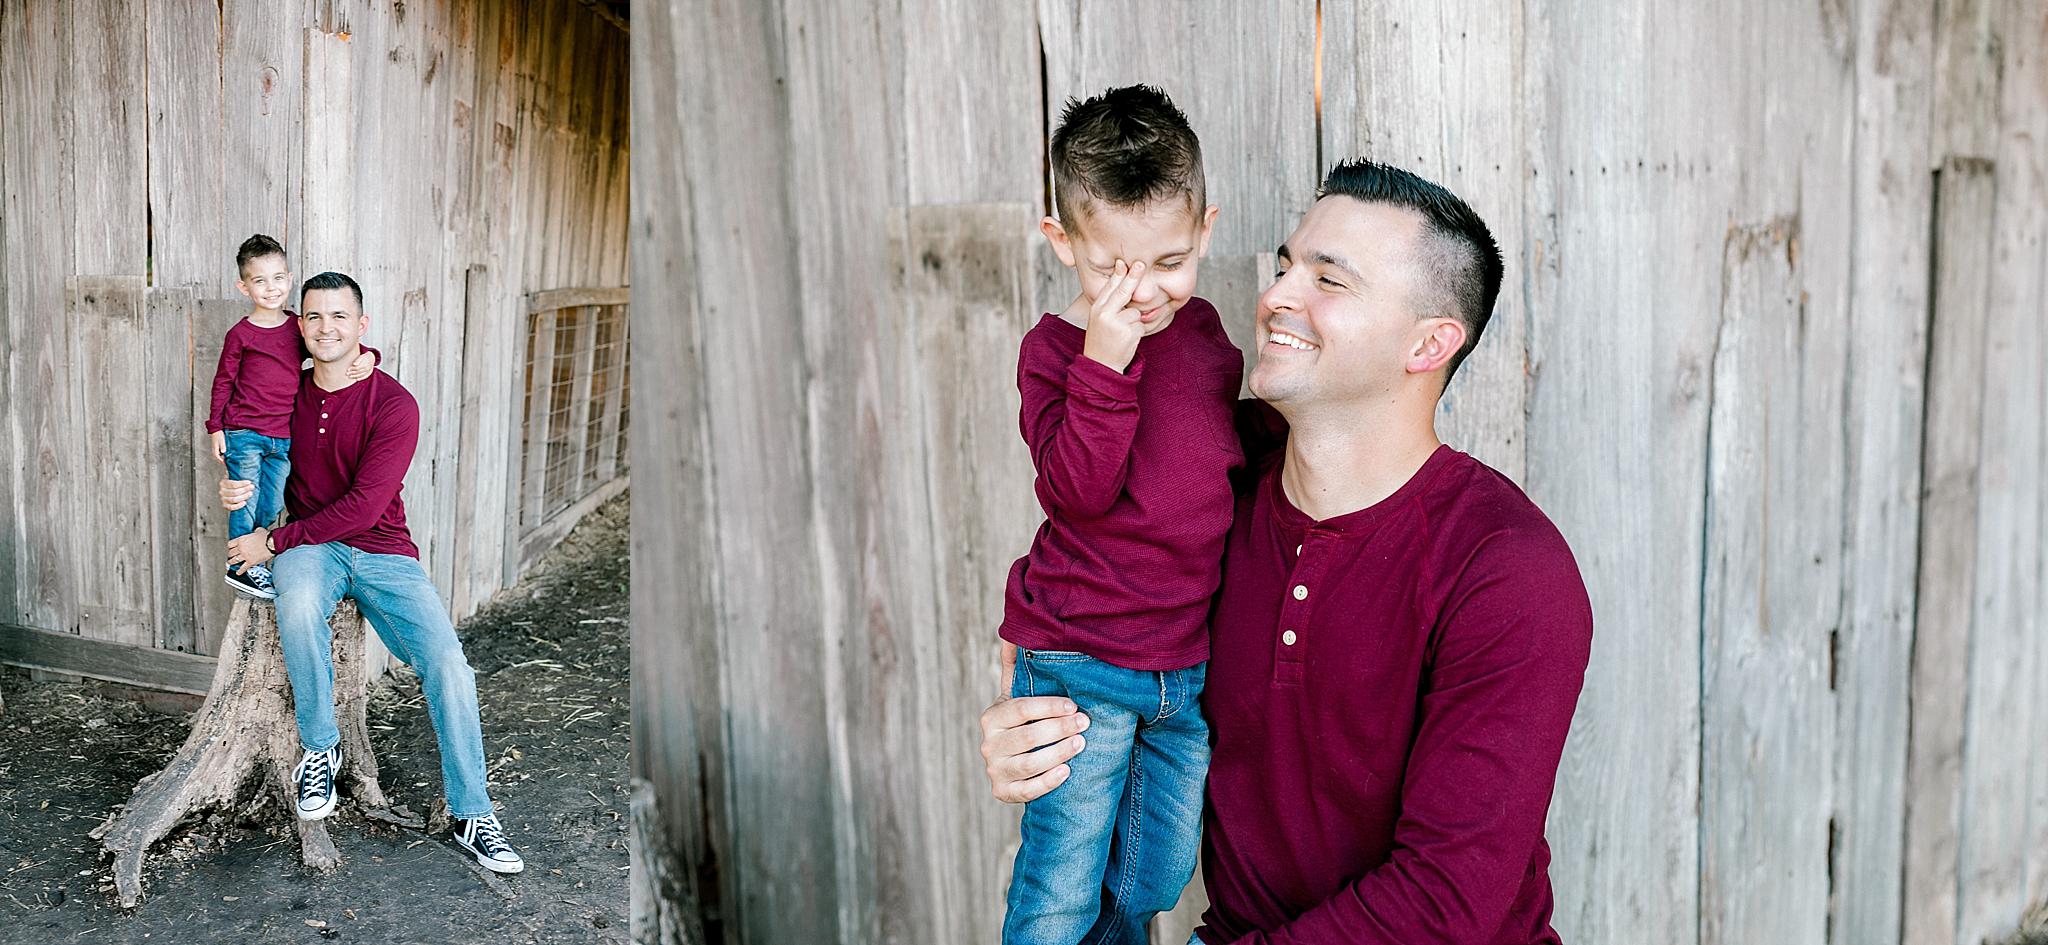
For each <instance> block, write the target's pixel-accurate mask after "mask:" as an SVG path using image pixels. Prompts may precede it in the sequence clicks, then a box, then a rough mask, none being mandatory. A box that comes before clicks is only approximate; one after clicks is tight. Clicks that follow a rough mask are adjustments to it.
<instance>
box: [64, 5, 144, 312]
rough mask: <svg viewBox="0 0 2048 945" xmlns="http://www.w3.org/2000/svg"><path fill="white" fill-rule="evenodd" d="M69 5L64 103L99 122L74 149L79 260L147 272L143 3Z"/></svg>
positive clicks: (87, 269) (78, 125) (83, 121)
mask: <svg viewBox="0 0 2048 945" xmlns="http://www.w3.org/2000/svg"><path fill="white" fill-rule="evenodd" d="M65 6H66V7H67V8H68V9H69V10H70V13H71V21H72V22H71V35H72V42H73V46H72V48H71V50H70V55H69V56H67V57H66V58H67V60H68V62H69V64H70V67H71V75H72V82H71V89H70V93H69V94H68V95H66V96H65V98H64V99H63V103H64V106H65V107H68V108H70V109H71V114H72V118H71V120H72V127H73V128H74V129H87V128H90V129H92V130H91V134H90V140H91V142H92V144H91V146H90V147H81V148H79V149H77V150H76V151H75V152H74V153H73V161H74V163H73V165H72V204H73V206H74V207H75V208H76V210H75V212H76V218H75V224H74V229H73V241H74V257H75V258H74V263H73V264H74V265H75V266H76V267H77V268H76V271H77V272H81V273H87V274H92V275H127V274H131V273H132V274H136V275H145V274H146V266H147V265H148V259H147V257H148V253H149V251H148V247H147V243H148V239H149V209H148V208H149V160H148V154H147V145H146V142H147V141H148V134H149V129H148V114H147V110H146V106H145V102H146V101H147V100H148V91H149V80H148V78H147V75H146V73H145V69H144V66H145V63H146V62H147V58H146V56H147V45H146V44H145V43H144V41H143V24H144V23H145V22H146V18H145V17H144V16H143V9H142V8H143V3H142V0H80V2H76V3H68V4H65ZM136 302H137V303H138V304H139V302H140V299H137V300H136ZM138 323H139V319H138Z"/></svg>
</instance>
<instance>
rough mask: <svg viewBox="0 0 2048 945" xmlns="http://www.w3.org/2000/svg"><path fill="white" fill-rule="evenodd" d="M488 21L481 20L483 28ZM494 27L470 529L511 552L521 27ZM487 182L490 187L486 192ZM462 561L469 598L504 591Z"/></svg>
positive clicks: (483, 171) (503, 20) (489, 48)
mask: <svg viewBox="0 0 2048 945" xmlns="http://www.w3.org/2000/svg"><path fill="white" fill-rule="evenodd" d="M491 9H492V10H493V11H494V13H495V11H497V10H498V8H497V7H496V6H495V5H492V7H491ZM491 22H493V20H491V19H487V20H486V23H487V24H489V23H491ZM495 23H496V30H495V34H494V35H495V39H491V40H490V41H488V42H485V43H481V44H480V48H481V49H483V50H484V51H485V53H486V54H487V56H488V57H489V58H488V66H487V68H486V69H484V70H483V74H482V79H483V81H484V82H485V84H486V86H487V89H488V91H487V93H486V94H485V96H484V100H485V101H486V102H487V103H488V104H487V106H486V107H485V109H484V114H485V115H486V116H487V118H486V122H485V127H488V129H489V133H488V134H487V135H485V134H479V137H478V149H479V154H478V156H477V161H478V165H479V168H480V170H479V171H478V173H477V175H476V179H475V185H476V186H477V187H478V188H479V189H483V188H485V187H486V186H488V189H487V190H484V191H483V193H482V194H480V196H479V199H478V201H477V206H478V208H479V212H481V213H482V214H483V218H482V222H481V226H482V229H483V232H482V233H481V234H480V236H481V240H482V247H483V248H482V252H483V257H482V258H483V262H484V265H485V266H486V267H488V268H489V278H488V290H487V296H486V298H485V301H484V306H483V310H482V313H481V315H482V318H483V320H484V330H485V332H486V334H485V347H484V349H483V354H482V358H483V359H484V360H485V364H486V366H487V368H488V370H486V371H485V375H484V376H485V380H484V384H485V387H484V390H483V392H482V394H481V395H480V396H482V397H484V398H485V400H484V404H485V407H484V409H483V410H481V411H480V417H481V420H482V423H483V427H482V428H481V429H480V430H479V432H478V436H479V438H480V441H481V442H483V443H488V444H500V445H501V446H500V448H499V449H498V450H496V451H495V452H492V453H487V454H486V460H487V461H488V463H489V467H488V468H489V469H490V470H491V472H490V474H489V475H482V474H480V477H479V480H478V482H477V522H478V527H479V528H480V529H483V532H482V534H483V535H484V536H487V537H490V538H491V539H492V540H491V541H490V542H489V543H488V544H485V545H483V546H482V547H486V548H505V549H510V548H512V547H514V546H515V545H516V544H517V542H516V541H515V540H514V538H515V535H514V529H513V526H512V524H511V516H512V514H513V512H512V510H513V509H514V508H515V507H516V501H515V497H514V494H513V493H514V489H515V483H516V482H517V476H518V474H519V461H518V458H519V452H518V449H519V440H518V435H519V431H520V421H521V418H522V413H521V411H522V410H523V408H524V404H523V403H522V402H521V400H520V392H519V389H518V388H519V379H520V377H521V373H522V371H523V370H524V367H525V366H524V364H523V362H522V359H521V354H520V339H521V338H522V337H523V332H524V331H525V328H526V309H525V306H524V305H522V304H521V299H520V296H519V294H518V289H519V286H518V283H517V282H516V281H515V280H516V279H517V278H518V272H519V270H518V265H517V264H518V257H517V255H516V248H515V247H516V245H517V244H516V243H515V242H514V234H515V231H516V230H517V229H518V228H517V227H516V226H515V225H514V219H515V218H514V217H513V216H512V213H513V209H514V208H515V207H516V206H517V205H516V204H515V203H514V202H513V196H512V195H513V193H514V191H515V190H516V188H517V187H518V185H519V183H520V180H521V179H520V178H519V177H518V176H517V174H516V171H517V169H518V165H517V164H516V157H517V154H518V142H517V140H516V135H517V134H518V123H519V108H520V105H519V98H518V93H519V85H518V72H517V63H516V60H515V59H514V54H515V53H516V52H517V50H518V49H519V48H520V43H521V38H522V37H523V36H524V34H525V31H526V28H527V27H526V24H525V20H524V19H523V18H522V17H519V16H506V15H498V16H496V17H495ZM486 181H488V182H490V183H489V184H488V185H487V184H486V183H485V182H486ZM466 560H467V561H468V562H469V564H470V568H471V580H472V581H473V582H474V584H475V589H474V591H473V596H474V597H475V599H477V600H483V599H485V598H486V597H488V596H489V595H490V594H491V593H493V592H495V591H496V590H497V589H498V588H499V587H502V586H504V569H503V566H502V559H501V560H499V561H493V560H491V557H490V556H489V555H484V554H475V555H470V556H469V557H468V558H467V559H466Z"/></svg>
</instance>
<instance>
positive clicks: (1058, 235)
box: [1038, 217, 1074, 269]
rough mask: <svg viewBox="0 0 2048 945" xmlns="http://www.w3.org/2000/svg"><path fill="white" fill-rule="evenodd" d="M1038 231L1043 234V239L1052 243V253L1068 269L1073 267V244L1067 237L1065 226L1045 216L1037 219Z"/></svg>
mask: <svg viewBox="0 0 2048 945" xmlns="http://www.w3.org/2000/svg"><path fill="white" fill-rule="evenodd" d="M1038 232H1040V233H1043V234H1045V241H1046V242H1047V243H1051V244H1052V252H1053V255H1055V256H1058V257H1059V258H1060V262H1062V263H1064V264H1066V267H1067V268H1068V269H1072V268H1074V244H1073V243H1072V242H1071V241H1070V240H1069V239H1068V237H1067V228H1066V227H1063V226H1061V225H1060V221H1058V220H1055V219H1053V218H1051V217H1045V218H1043V219H1040V220H1039V221H1038Z"/></svg>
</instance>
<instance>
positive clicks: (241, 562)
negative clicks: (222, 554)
mask: <svg viewBox="0 0 2048 945" xmlns="http://www.w3.org/2000/svg"><path fill="white" fill-rule="evenodd" d="M275 557H277V556H276V555H274V554H271V553H270V530H269V529H267V528H259V529H256V530H255V531H253V532H250V533H249V534H247V535H243V536H242V537H240V538H235V539H231V540H229V541H228V566H229V567H232V568H236V569H237V570H240V569H241V568H246V567H248V566H250V565H252V564H267V563H269V561H270V559H272V558H275Z"/></svg>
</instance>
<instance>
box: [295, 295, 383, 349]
mask: <svg viewBox="0 0 2048 945" xmlns="http://www.w3.org/2000/svg"><path fill="white" fill-rule="evenodd" d="M313 281H318V280H313ZM300 307H301V308H302V309H304V311H301V312H300V313H299V333H300V334H301V335H302V336H304V337H305V339H306V350H307V351H308V352H309V353H311V354H312V356H313V360H315V361H318V362H320V363H322V364H332V363H334V362H336V361H347V360H350V359H352V358H354V357H355V356H356V352H357V351H358V348H357V344H358V343H359V342H360V341H362V338H363V329H364V328H365V327H366V326H367V325H368V324H369V318H368V317H367V316H365V315H364V314H363V305H362V303H361V302H358V301H356V295H355V293H354V292H351V291H349V290H348V289H345V288H343V289H308V290H306V294H305V297H304V298H303V299H301V300H300Z"/></svg>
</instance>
